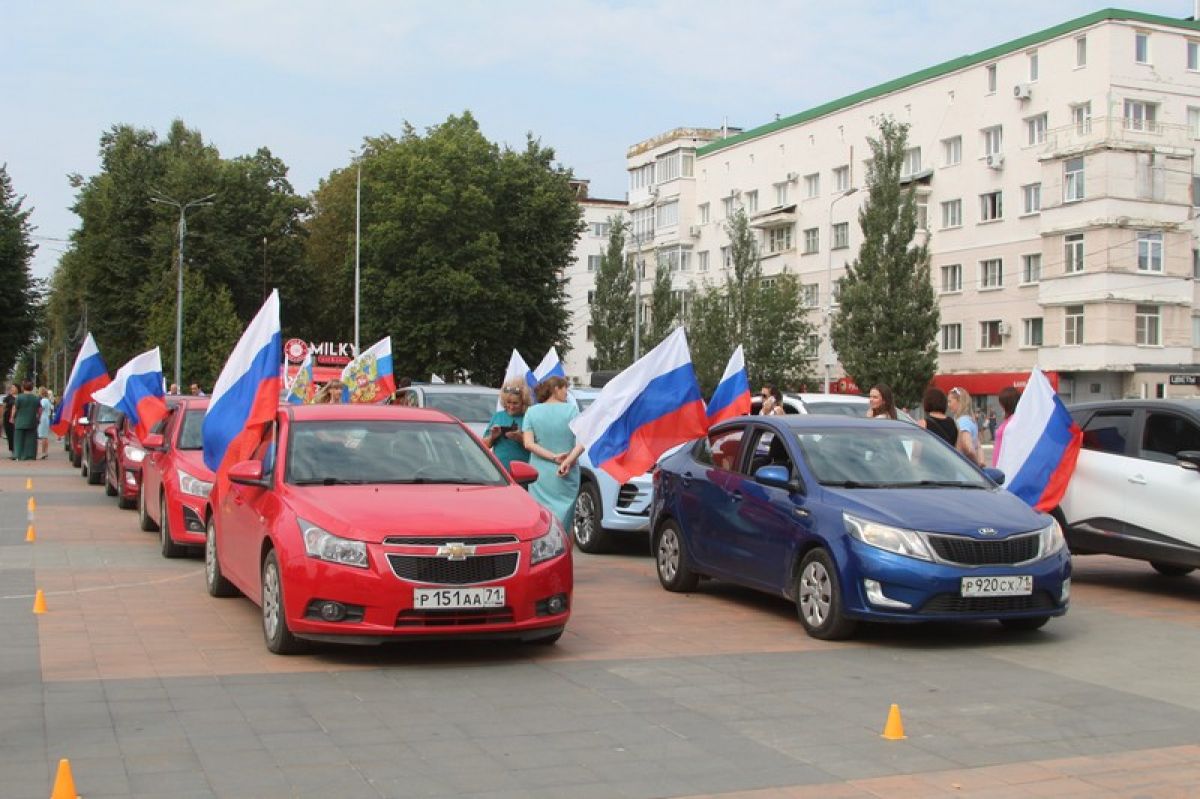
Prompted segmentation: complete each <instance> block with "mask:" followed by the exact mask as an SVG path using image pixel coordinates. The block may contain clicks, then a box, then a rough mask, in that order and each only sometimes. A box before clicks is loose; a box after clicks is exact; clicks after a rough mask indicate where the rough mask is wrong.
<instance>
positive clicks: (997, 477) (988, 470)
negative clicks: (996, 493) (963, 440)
mask: <svg viewBox="0 0 1200 799" xmlns="http://www.w3.org/2000/svg"><path fill="white" fill-rule="evenodd" d="M983 474H984V476H985V477H987V479H989V480H991V481H992V482H993V483H995V484H996V485H998V486H1002V485H1004V472H1002V471H1000V470H999V469H994V468H992V467H991V466H985V467H984V468H983Z"/></svg>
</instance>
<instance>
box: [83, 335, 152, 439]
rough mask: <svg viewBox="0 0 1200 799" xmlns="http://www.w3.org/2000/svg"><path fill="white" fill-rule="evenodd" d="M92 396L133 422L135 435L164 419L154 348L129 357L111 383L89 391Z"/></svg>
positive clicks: (148, 430)
mask: <svg viewBox="0 0 1200 799" xmlns="http://www.w3.org/2000/svg"><path fill="white" fill-rule="evenodd" d="M92 399H94V400H95V401H96V402H99V403H100V404H101V405H108V406H111V407H113V408H116V409H117V410H118V411H120V412H121V413H123V414H125V416H126V417H128V419H129V421H131V422H133V426H134V433H135V435H137V437H138V438H139V439H140V438H145V437H146V435H147V434H148V433H149V432H150V429H151V428H152V427H154V425H156V424H158V423H159V422H161V421H162V420H163V419H165V418H167V401H166V400H165V399H163V370H162V356H161V355H160V354H159V351H158V347H155V348H154V349H152V350H150V351H148V352H143V353H142V354H141V355H137V356H134V357H133V358H132V359H130V361H129V363H127V364H125V365H124V366H122V367H121V368H120V369H118V370H117V376H116V377H114V378H113V381H112V382H111V383H109V384H108V385H107V386H105V387H104V388H101V389H98V390H96V391H93V392H92Z"/></svg>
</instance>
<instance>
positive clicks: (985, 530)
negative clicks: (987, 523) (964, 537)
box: [979, 527, 996, 535]
mask: <svg viewBox="0 0 1200 799" xmlns="http://www.w3.org/2000/svg"><path fill="white" fill-rule="evenodd" d="M979 534H980V535H995V534H996V528H995V527H980V528H979Z"/></svg>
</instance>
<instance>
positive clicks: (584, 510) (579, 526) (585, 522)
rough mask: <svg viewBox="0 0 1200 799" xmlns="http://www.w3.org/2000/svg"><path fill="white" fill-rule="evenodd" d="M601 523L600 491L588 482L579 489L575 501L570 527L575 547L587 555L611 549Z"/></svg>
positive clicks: (610, 543) (601, 503) (602, 514)
mask: <svg viewBox="0 0 1200 799" xmlns="http://www.w3.org/2000/svg"><path fill="white" fill-rule="evenodd" d="M603 521H604V503H603V502H602V501H601V499H600V489H599V488H597V487H596V484H595V483H593V482H591V481H590V480H589V481H587V482H585V483H584V484H583V485H582V486H581V487H580V489H579V499H577V500H576V501H575V523H574V524H572V525H571V533H572V535H574V537H575V546H577V547H579V549H580V550H581V551H583V552H587V553H588V554H589V555H599V554H601V553H604V552H607V551H608V550H609V549H610V548H611V547H612V537H611V536H610V535H609V534H608V533H607V532H606V531H605V530H604V528H603V527H602V526H601V523H602V522H603Z"/></svg>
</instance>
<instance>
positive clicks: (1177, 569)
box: [1150, 560, 1195, 577]
mask: <svg viewBox="0 0 1200 799" xmlns="http://www.w3.org/2000/svg"><path fill="white" fill-rule="evenodd" d="M1150 566H1151V568H1153V569H1154V571H1156V572H1158V573H1159V574H1161V575H1162V576H1163V577H1183V576H1184V575H1185V574H1191V573H1192V572H1194V571H1195V569H1194V568H1193V567H1191V566H1179V565H1177V564H1174V563H1163V562H1162V561H1161V560H1152V561H1150Z"/></svg>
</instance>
